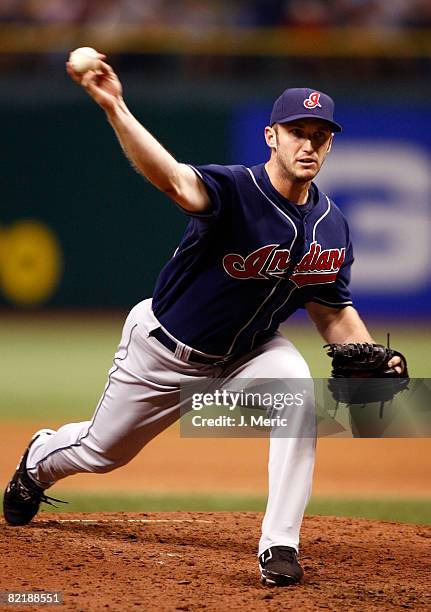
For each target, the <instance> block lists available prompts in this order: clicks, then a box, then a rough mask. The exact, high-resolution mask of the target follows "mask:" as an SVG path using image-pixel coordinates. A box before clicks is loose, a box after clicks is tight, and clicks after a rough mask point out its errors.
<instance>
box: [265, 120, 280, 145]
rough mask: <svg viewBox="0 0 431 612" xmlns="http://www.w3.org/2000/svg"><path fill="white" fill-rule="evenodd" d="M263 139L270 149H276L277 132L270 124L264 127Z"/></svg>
mask: <svg viewBox="0 0 431 612" xmlns="http://www.w3.org/2000/svg"><path fill="white" fill-rule="evenodd" d="M265 141H266V144H267V145H268V147H269V148H270V149H273V150H274V151H276V150H277V133H276V131H275V129H274V128H273V127H271V126H270V125H267V126H266V128H265Z"/></svg>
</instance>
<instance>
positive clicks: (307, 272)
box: [223, 241, 346, 287]
mask: <svg viewBox="0 0 431 612" xmlns="http://www.w3.org/2000/svg"><path fill="white" fill-rule="evenodd" d="M278 246H280V245H279V244H267V245H265V246H263V247H261V248H260V249H257V250H256V251H253V252H252V253H250V255H247V256H246V257H243V256H242V255H239V254H238V253H229V254H228V255H225V256H224V258H223V268H224V269H225V271H226V272H227V273H228V274H229V276H232V277H233V278H236V279H241V280H244V279H256V280H265V279H268V278H271V277H272V276H275V277H282V278H283V277H286V276H287V274H288V270H289V267H291V260H290V251H289V249H277V247H278ZM345 256H346V249H345V248H342V249H326V250H322V247H321V245H320V244H319V243H318V242H317V241H314V242H313V243H312V244H311V245H310V249H309V251H308V252H307V253H305V255H304V256H303V257H302V259H301V261H300V262H299V263H298V264H296V266H295V267H294V268H293V271H292V273H291V275H290V277H289V280H291V281H293V282H294V283H295V285H296V286H297V287H303V286H304V285H318V284H322V283H333V282H334V281H335V279H336V277H337V273H338V272H339V270H340V268H341V266H342V265H343V262H344V258H345Z"/></svg>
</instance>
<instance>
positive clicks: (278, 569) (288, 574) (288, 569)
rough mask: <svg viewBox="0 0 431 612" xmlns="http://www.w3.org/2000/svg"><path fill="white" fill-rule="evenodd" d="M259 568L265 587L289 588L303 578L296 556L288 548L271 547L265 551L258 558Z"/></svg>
mask: <svg viewBox="0 0 431 612" xmlns="http://www.w3.org/2000/svg"><path fill="white" fill-rule="evenodd" d="M259 567H260V574H261V577H262V584H264V585H265V586H291V585H292V584H298V583H299V582H302V580H303V578H304V570H303V569H302V567H301V566H300V564H299V561H298V554H297V552H296V550H295V549H294V548H291V547H290V546H271V548H268V549H267V550H265V552H263V553H262V554H261V555H260V556H259Z"/></svg>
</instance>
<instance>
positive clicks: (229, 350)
mask: <svg viewBox="0 0 431 612" xmlns="http://www.w3.org/2000/svg"><path fill="white" fill-rule="evenodd" d="M246 170H247V171H248V173H249V174H250V176H251V179H252V181H253V183H254V184H255V186H256V187H257V189H258V190H259V191H260V193H261V194H262V195H263V196H264V197H265V198H266V199H267V200H268V202H270V204H272V206H274V208H276V209H277V210H278V211H279V212H281V214H282V215H283V216H284V217H286V219H287V220H288V221H289V222H290V223H291V224H292V227H293V229H294V231H295V235H294V237H293V240H292V242H291V245H290V247H289V250H290V251H291V250H292V248H293V245H294V244H295V240H296V238H297V237H298V230H297V229H296V225H295V224H294V222H293V221H292V219H291V218H290V217H289V216H288V215H287V214H286V213H285V212H284V211H283V210H281V208H279V207H278V206H277V204H275V202H273V201H272V200H271V198H269V197H268V196H267V195H266V193H265V192H264V191H263V190H262V189H261V188H260V187H259V185H258V184H257V181H256V178H255V176H254V174H253V172H252V171H251V170H250V168H246ZM282 280H283V279H282V278H279V279H278V281H277V283H276V284H275V286H274V287H273V288H272V290H271V291H270V293H269V294H268V295H267V297H266V298H265V299H264V300H263V302H262V303H261V304H260V306H259V308H258V309H257V310H256V311H255V313H254V314H253V316H252V317H251V318H250V319H249V320H248V321H247V323H246V324H245V325H243V326H242V327H241V329H240V330H239V332H238V333H237V334H236V336H235V338H234V339H233V341H232V344H231V345H230V347H229V349H228V352H227V354H228V355H229V354H230V353H231V352H232V351H233V347H234V346H235V342H236V341H237V339H238V336H239V335H240V334H242V332H243V331H244V330H245V329H247V327H248V326H249V325H250V324H251V323H252V322H253V321H254V319H255V318H256V315H257V314H258V313H259V311H260V310H261V309H262V308H263V307H264V305H265V304H266V302H267V301H268V300H269V298H270V297H271V296H272V295H273V293H274V292H275V290H276V289H278V285H279V284H280V282H281V281H282Z"/></svg>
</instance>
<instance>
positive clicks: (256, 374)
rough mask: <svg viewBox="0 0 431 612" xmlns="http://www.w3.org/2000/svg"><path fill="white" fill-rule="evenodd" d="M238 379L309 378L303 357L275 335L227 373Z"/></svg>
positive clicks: (308, 369) (289, 343)
mask: <svg viewBox="0 0 431 612" xmlns="http://www.w3.org/2000/svg"><path fill="white" fill-rule="evenodd" d="M229 377H235V378H236V377H240V378H304V379H307V378H311V373H310V368H309V367H308V364H307V362H306V361H305V359H304V357H303V356H302V355H301V353H300V352H299V351H298V349H297V348H296V347H295V346H294V344H293V343H292V342H290V340H288V339H287V338H284V337H283V336H281V335H279V334H277V335H276V336H275V337H274V338H272V339H271V340H269V341H268V342H266V343H265V344H264V345H262V346H261V347H259V349H258V350H257V351H254V352H253V353H251V354H250V355H249V358H248V359H245V358H244V359H243V360H241V361H240V362H239V363H238V365H237V366H236V367H235V364H233V368H232V369H231V370H230V371H229Z"/></svg>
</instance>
